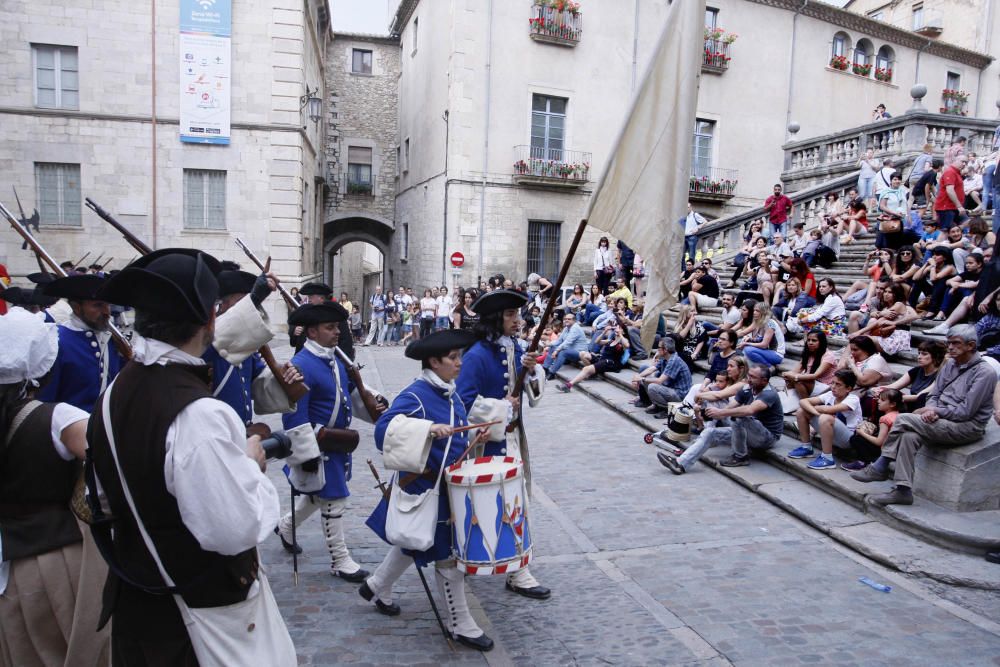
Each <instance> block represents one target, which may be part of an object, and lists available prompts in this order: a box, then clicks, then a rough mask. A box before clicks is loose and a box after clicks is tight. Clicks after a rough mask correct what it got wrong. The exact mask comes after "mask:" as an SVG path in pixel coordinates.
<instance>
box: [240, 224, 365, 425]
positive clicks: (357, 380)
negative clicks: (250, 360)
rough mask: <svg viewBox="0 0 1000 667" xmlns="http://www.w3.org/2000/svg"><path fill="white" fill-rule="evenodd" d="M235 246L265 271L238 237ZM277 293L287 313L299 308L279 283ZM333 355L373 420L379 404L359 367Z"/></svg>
mask: <svg viewBox="0 0 1000 667" xmlns="http://www.w3.org/2000/svg"><path fill="white" fill-rule="evenodd" d="M236 245H238V246H239V247H240V249H241V250H242V251H243V252H244V253H246V256H247V257H248V258H249V259H250V261H251V262H253V263H254V264H256V265H257V268H258V269H260V270H261V271H266V270H267V269H266V267H265V266H264V263H263V262H261V261H260V258H259V257H257V255H256V254H255V253H254V251H253V250H251V249H250V248H249V247H248V246H247V244H246V243H244V242H243V240H242V239H241V238H240V237H238V236H237V237H236ZM278 293H279V294H281V298H282V299H284V301H285V305H286V306H288V312H289V313H291V312H292V311H293V310H295V309H296V308H298V307H299V303H298V302H297V301H295V297H293V296H292V295H291V294H289V293H288V290H286V289H285V288H284V287H282V285H281V283H278ZM333 349H334V353H335V354H336V355H337V356H338V357H340V360H341V361H343V362H344V366H346V367H347V374H348V375H350V376H351V380H352V381H353V382H354V386H355V387H357V388H358V395H359V396H361V402H362V403H364V404H365V409H366V410H368V414H369V416H370V417H371V418H372V419H373V420H375V419H378V416H379V415H380V414H381V410H379V407H380V404H379V401H378V399H376V398H375V397H374V396H373V395H372V394H370V393H369V392H368V390H367V389H365V382H364V380H363V379H362V377H361V365H360V364H359V363H358V362H356V361H354V360H353V359H351V358H350V357H349V356H347V354H346V353H345V352H344V351H343V350H341V349H340V348H339V347H334V348H333Z"/></svg>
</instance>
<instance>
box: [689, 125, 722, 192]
mask: <svg viewBox="0 0 1000 667" xmlns="http://www.w3.org/2000/svg"><path fill="white" fill-rule="evenodd" d="M700 123H707V124H708V125H710V126H711V127H712V132H711V134H705V133H700V132H698V125H699V124H700ZM718 129H719V122H718V121H717V120H715V119H714V118H701V117H697V118H695V121H694V129H693V131H692V133H691V176H692V177H696V178H701V177H702V176H708V177H709V178H711V177H712V174H711V171H712V168H713V167H714V166H715V142H716V138H717V137H718ZM698 137H708V138H709V143H708V166H707V167H704V165H697V164H696V160H697V158H698V156H697V155H696V154H695V150H694V147H695V144H696V143H697V139H698ZM698 166H701V167H704V168H705V169H706V171H705V173H701V172H700V171H699V169H698V168H696V167H698Z"/></svg>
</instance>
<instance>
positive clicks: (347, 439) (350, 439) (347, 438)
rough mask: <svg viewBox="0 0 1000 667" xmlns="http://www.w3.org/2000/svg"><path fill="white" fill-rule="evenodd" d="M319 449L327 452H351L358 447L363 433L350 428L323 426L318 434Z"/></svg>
mask: <svg viewBox="0 0 1000 667" xmlns="http://www.w3.org/2000/svg"><path fill="white" fill-rule="evenodd" d="M316 442H318V443H319V449H320V451H322V452H325V453H332V454H350V453H351V452H353V451H354V450H355V449H357V448H358V443H360V442H361V435H360V434H359V433H358V432H357V431H355V430H354V429H350V428H330V427H323V428H321V429H320V430H319V433H317V434H316Z"/></svg>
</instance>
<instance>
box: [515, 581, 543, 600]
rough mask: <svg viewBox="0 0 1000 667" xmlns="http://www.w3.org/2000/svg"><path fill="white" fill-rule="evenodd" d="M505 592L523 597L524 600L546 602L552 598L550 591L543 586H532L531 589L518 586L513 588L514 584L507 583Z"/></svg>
mask: <svg viewBox="0 0 1000 667" xmlns="http://www.w3.org/2000/svg"><path fill="white" fill-rule="evenodd" d="M507 590H508V591H510V592H512V593H517V594H518V595H523V596H524V597H526V598H531V599H532V600H548V599H549V598H550V597H552V591H551V590H549V589H548V588H546V587H545V586H532V587H531V588H521V587H520V586H515V585H514V584H512V583H510V582H509V581H508V582H507Z"/></svg>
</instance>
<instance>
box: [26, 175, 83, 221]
mask: <svg viewBox="0 0 1000 667" xmlns="http://www.w3.org/2000/svg"><path fill="white" fill-rule="evenodd" d="M35 192H36V193H37V195H36V197H37V201H38V213H39V216H40V218H41V224H45V225H70V226H74V227H77V226H79V225H81V224H82V222H81V219H80V212H81V198H80V165H78V164H63V163H59V162H36V163H35Z"/></svg>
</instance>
